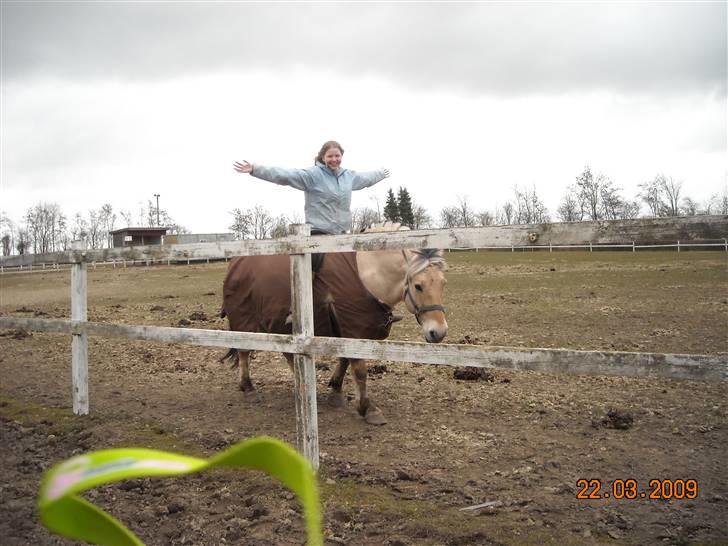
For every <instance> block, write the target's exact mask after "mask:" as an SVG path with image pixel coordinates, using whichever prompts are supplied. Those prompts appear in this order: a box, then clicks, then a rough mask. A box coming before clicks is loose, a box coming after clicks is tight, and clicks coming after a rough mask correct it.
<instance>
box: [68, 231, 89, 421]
mask: <svg viewBox="0 0 728 546" xmlns="http://www.w3.org/2000/svg"><path fill="white" fill-rule="evenodd" d="M71 248H72V249H73V250H81V251H85V250H86V241H74V242H73V243H72V244H71ZM85 254H86V253H85V252H82V254H81V260H80V261H78V262H76V263H74V264H73V265H71V321H73V322H86V319H87V314H86V313H87V311H86V308H87V307H86V285H87V282H86V278H87V275H86V272H87V271H86V262H85V261H83V260H84V259H85ZM71 383H72V388H73V413H75V414H76V415H88V406H89V403H88V335H87V334H86V333H81V334H72V335H71Z"/></svg>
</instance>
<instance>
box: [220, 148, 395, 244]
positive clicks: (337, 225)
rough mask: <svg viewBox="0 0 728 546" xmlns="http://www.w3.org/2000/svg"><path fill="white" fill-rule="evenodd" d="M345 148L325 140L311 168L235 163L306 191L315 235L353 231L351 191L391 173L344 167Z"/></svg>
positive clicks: (241, 170) (242, 169)
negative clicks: (286, 167)
mask: <svg viewBox="0 0 728 546" xmlns="http://www.w3.org/2000/svg"><path fill="white" fill-rule="evenodd" d="M343 155H344V149H343V148H342V147H341V144H339V143H338V142H336V141H334V140H330V141H328V142H325V143H324V145H323V146H321V150H320V151H319V153H318V155H317V156H316V159H315V165H314V166H313V167H309V168H307V169H282V168H280V167H265V166H263V165H254V164H252V163H248V162H247V161H243V162H242V163H240V162H237V161H236V162H235V163H234V164H233V168H234V169H235V170H236V171H238V172H239V173H246V174H250V175H252V176H254V177H256V178H260V179H262V180H267V181H268V182H273V183H274V184H280V185H281V186H291V187H292V188H296V189H297V190H301V191H302V192H304V196H305V207H304V211H305V215H306V223H307V224H311V234H312V235H321V234H326V233H328V234H339V233H346V232H348V231H350V230H351V192H352V191H356V190H362V189H364V188H368V187H369V186H373V185H374V184H376V183H377V182H380V181H381V180H384V179H385V178H387V177H388V176H389V171H388V170H387V169H379V170H377V171H369V172H362V173H358V172H356V171H350V170H348V169H342V168H341V157H342V156H343Z"/></svg>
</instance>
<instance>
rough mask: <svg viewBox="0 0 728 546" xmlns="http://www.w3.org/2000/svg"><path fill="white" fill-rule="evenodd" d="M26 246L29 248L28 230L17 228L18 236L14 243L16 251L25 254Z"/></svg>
mask: <svg viewBox="0 0 728 546" xmlns="http://www.w3.org/2000/svg"><path fill="white" fill-rule="evenodd" d="M28 248H30V237H29V235H28V230H27V229H19V230H18V237H17V239H16V243H15V250H17V251H18V254H27V253H28Z"/></svg>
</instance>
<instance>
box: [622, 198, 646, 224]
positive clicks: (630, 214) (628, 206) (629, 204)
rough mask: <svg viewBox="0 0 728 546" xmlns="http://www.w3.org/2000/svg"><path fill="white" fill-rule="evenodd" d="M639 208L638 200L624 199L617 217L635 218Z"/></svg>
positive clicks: (638, 213)
mask: <svg viewBox="0 0 728 546" xmlns="http://www.w3.org/2000/svg"><path fill="white" fill-rule="evenodd" d="M640 208H641V207H640V204H639V202H638V201H625V202H624V203H623V204H622V212H621V214H620V216H619V218H623V219H625V220H631V219H633V218H637V217H638V216H639V215H640Z"/></svg>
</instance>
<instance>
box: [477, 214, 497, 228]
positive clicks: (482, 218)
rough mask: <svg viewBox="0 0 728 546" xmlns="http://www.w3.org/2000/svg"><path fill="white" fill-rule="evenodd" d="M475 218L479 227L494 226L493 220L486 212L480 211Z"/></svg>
mask: <svg viewBox="0 0 728 546" xmlns="http://www.w3.org/2000/svg"><path fill="white" fill-rule="evenodd" d="M475 218H476V220H477V222H478V225H479V226H492V225H493V224H495V218H494V217H493V215H492V214H491V213H490V212H489V211H487V210H481V211H480V212H479V213H478V214H476V215H475Z"/></svg>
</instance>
